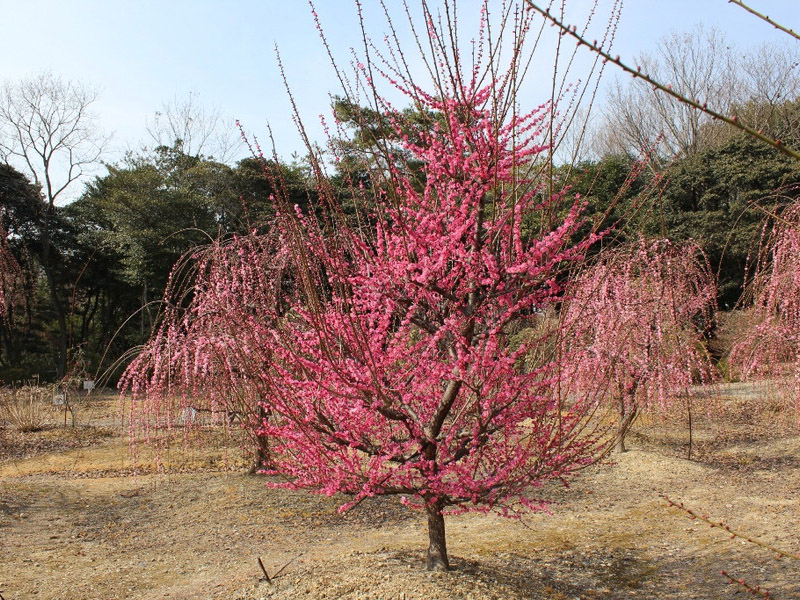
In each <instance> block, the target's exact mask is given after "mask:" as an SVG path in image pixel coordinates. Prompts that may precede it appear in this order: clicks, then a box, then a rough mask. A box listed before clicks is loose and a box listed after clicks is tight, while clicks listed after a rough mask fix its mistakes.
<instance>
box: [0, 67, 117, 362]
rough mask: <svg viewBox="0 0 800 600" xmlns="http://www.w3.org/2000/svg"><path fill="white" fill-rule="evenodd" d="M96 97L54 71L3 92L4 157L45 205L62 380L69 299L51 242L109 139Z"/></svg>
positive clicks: (0, 133)
mask: <svg viewBox="0 0 800 600" xmlns="http://www.w3.org/2000/svg"><path fill="white" fill-rule="evenodd" d="M96 99H97V91H96V90H94V89H92V88H90V87H87V86H85V85H83V84H81V83H78V82H74V81H66V80H63V79H62V78H61V77H58V76H56V75H53V74H52V73H50V72H45V73H42V74H41V75H38V76H36V77H33V78H31V79H25V80H21V81H17V82H7V83H6V84H5V85H4V86H3V88H2V91H1V92H0V159H2V160H3V161H4V162H6V163H8V164H13V165H14V166H19V167H20V168H21V169H23V170H24V171H27V174H28V175H29V176H30V177H31V179H32V180H33V182H34V183H35V184H36V185H37V186H39V187H40V189H41V194H42V202H43V203H44V206H43V210H42V211H41V222H40V223H39V227H38V230H39V239H38V240H37V244H36V246H37V248H38V256H37V260H38V261H39V263H40V265H41V267H42V270H43V271H44V274H45V277H46V279H47V286H48V289H49V292H50V298H51V302H52V306H53V310H54V312H55V314H56V317H57V321H58V326H59V347H58V365H57V367H56V372H57V374H58V375H59V376H61V375H63V374H64V373H65V371H66V368H67V348H68V345H69V343H68V324H67V308H66V300H65V299H64V295H63V292H62V289H61V287H62V286H61V285H60V284H59V282H58V275H57V273H58V269H59V267H58V264H59V261H60V256H59V255H58V251H57V249H56V248H55V247H54V245H53V241H52V234H53V230H54V229H55V224H54V223H55V220H56V217H57V211H56V210H55V205H56V202H57V201H58V200H59V199H62V198H63V194H64V192H65V191H66V190H67V189H68V188H69V187H70V186H71V185H72V184H73V183H75V182H76V181H77V180H78V179H79V178H80V177H81V175H83V174H84V172H85V170H86V169H87V168H88V167H90V166H91V165H93V164H96V163H97V162H98V160H99V159H100V155H101V154H102V152H103V147H104V146H105V143H106V141H107V138H105V137H103V135H102V134H101V133H100V132H99V129H98V127H97V125H96V122H95V116H94V115H93V114H92V112H91V106H92V104H93V103H94V102H95V100H96Z"/></svg>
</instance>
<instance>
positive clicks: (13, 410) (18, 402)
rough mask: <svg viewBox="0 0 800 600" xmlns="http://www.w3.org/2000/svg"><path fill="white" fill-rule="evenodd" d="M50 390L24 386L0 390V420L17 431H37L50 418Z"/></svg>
mask: <svg viewBox="0 0 800 600" xmlns="http://www.w3.org/2000/svg"><path fill="white" fill-rule="evenodd" d="M50 397H51V390H50V388H48V387H42V386H35V385H26V386H23V387H20V388H2V389H0V418H2V419H3V420H5V421H6V422H7V423H9V424H10V425H11V426H12V427H14V428H15V429H17V430H18V431H25V432H27V431H38V430H40V429H42V428H43V427H44V426H45V425H47V424H48V423H49V421H50V418H51V413H52V406H51V403H50Z"/></svg>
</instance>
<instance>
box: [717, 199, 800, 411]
mask: <svg viewBox="0 0 800 600" xmlns="http://www.w3.org/2000/svg"><path fill="white" fill-rule="evenodd" d="M763 248H764V249H763V252H762V253H761V256H760V257H759V260H758V261H757V264H756V267H755V272H754V275H753V278H752V282H751V293H752V299H753V308H752V312H753V318H752V320H751V322H752V326H751V327H750V328H748V329H747V330H745V331H744V332H743V333H742V336H741V338H740V339H739V340H737V342H736V343H735V344H734V346H733V348H732V349H731V356H730V360H731V364H732V365H735V366H737V367H738V368H739V369H740V371H741V373H742V375H743V377H744V378H746V379H749V378H754V377H759V376H780V375H783V374H785V367H786V365H787V364H789V365H791V369H792V370H793V371H794V375H795V377H798V376H800V203H798V202H796V201H795V202H794V203H793V204H790V205H789V206H788V207H787V208H785V209H784V210H783V211H781V212H780V213H779V214H778V215H776V217H775V218H774V219H773V226H772V231H771V233H770V235H768V236H766V237H765V240H764V244H763ZM799 399H800V395H798V393H797V385H796V384H795V402H797V403H798V406H800V400H799Z"/></svg>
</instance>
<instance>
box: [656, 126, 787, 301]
mask: <svg viewBox="0 0 800 600" xmlns="http://www.w3.org/2000/svg"><path fill="white" fill-rule="evenodd" d="M666 176H667V178H668V184H667V187H666V189H665V192H664V195H663V202H662V203H661V204H660V206H659V207H658V209H659V210H658V211H657V212H655V213H654V214H653V216H652V218H651V219H650V220H649V222H648V223H647V225H646V232H647V233H652V234H658V233H659V232H661V231H666V232H667V233H668V234H669V237H670V238H671V239H673V240H675V241H678V240H684V239H688V238H694V239H696V240H698V241H699V242H700V243H701V244H702V246H703V248H704V249H705V251H706V253H707V254H708V257H709V260H710V261H711V264H712V267H713V268H714V269H715V270H717V272H718V274H719V291H720V306H721V307H723V308H724V307H732V306H734V305H735V304H736V302H737V301H738V300H739V298H740V296H741V293H742V285H743V281H744V275H745V268H746V265H747V260H748V257H749V256H750V255H751V253H752V252H753V251H754V249H755V248H756V247H757V245H758V242H759V238H760V232H761V227H762V223H763V222H764V219H765V217H766V216H767V215H768V214H769V213H772V212H774V209H775V208H776V207H777V206H779V205H782V204H785V203H786V202H788V201H790V200H791V199H793V198H796V197H797V196H798V195H800V189H798V186H800V165H798V164H797V162H796V161H793V160H792V159H791V158H788V157H786V156H784V155H782V154H779V153H777V152H775V151H774V149H772V148H770V147H768V146H765V145H764V144H761V143H760V142H758V141H757V140H753V139H751V138H749V137H747V136H745V135H736V136H734V137H731V138H730V139H728V140H727V141H726V142H725V143H724V144H723V145H721V146H720V147H717V148H710V149H706V150H703V151H701V152H698V153H697V154H694V155H691V156H689V157H687V158H685V159H683V160H681V161H678V162H677V163H676V164H674V165H673V166H672V167H671V168H670V169H669V170H668V171H667V173H666Z"/></svg>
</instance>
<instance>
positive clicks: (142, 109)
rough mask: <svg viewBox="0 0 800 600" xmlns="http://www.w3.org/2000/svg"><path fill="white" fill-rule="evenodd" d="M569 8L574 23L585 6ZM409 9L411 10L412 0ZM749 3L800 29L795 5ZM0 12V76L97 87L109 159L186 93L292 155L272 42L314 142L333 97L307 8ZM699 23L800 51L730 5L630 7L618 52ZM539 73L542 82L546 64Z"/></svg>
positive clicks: (3, 4) (166, 4)
mask: <svg viewBox="0 0 800 600" xmlns="http://www.w3.org/2000/svg"><path fill="white" fill-rule="evenodd" d="M545 1H546V0H545ZM499 2H500V0H497V3H499ZM567 2H568V5H569V6H570V10H571V11H574V13H571V15H572V14H574V15H575V17H574V19H575V20H576V21H577V22H579V21H580V20H581V19H582V16H583V15H585V14H586V7H587V6H589V5H590V4H591V2H589V0H567ZM362 3H363V4H364V6H365V9H366V11H367V16H368V18H369V26H370V32H371V34H372V35H373V36H374V37H375V38H376V39H377V40H381V39H382V37H383V33H384V31H385V25H384V21H383V19H382V17H381V16H380V13H376V12H374V11H375V10H376V8H377V5H378V2H377V0H362ZM387 3H388V4H389V5H390V6H391V7H392V10H395V8H397V14H398V15H399V20H400V21H402V19H403V17H402V12H401V3H400V2H399V0H387ZM409 3H410V4H411V5H412V6H416V0H409ZM540 3H542V4H543V3H544V2H540ZM316 4H317V10H318V13H319V15H320V18H321V19H322V22H323V25H324V27H325V30H326V33H327V35H328V36H329V38H330V40H331V42H332V44H333V46H334V53H335V54H336V55H337V58H338V59H339V61H340V62H341V63H343V64H347V63H348V62H349V60H350V55H349V51H348V49H349V48H350V47H352V46H356V47H358V45H359V44H360V32H359V29H358V26H357V21H356V20H355V16H354V15H355V9H354V2H353V0H317V2H316ZM610 4H611V0H601V1H600V6H601V9H600V11H599V12H600V13H603V12H604V11H606V12H607V10H608V6H609V5H610ZM750 4H751V5H752V6H753V7H754V8H757V9H759V10H761V11H762V12H765V13H767V14H769V15H770V16H771V17H773V18H775V19H776V20H779V21H780V22H782V23H783V24H785V25H787V26H789V27H793V28H794V29H795V30H800V0H751V1H750ZM458 5H459V9H460V11H461V12H462V13H463V14H469V13H475V11H476V10H477V6H478V5H479V2H478V1H477V0H459V1H458ZM0 15H2V18H3V33H2V35H1V36H0V79H1V80H8V79H11V80H15V79H20V78H24V77H29V76H32V75H36V74H38V73H40V72H42V71H44V70H48V69H49V70H50V71H52V72H53V73H55V74H59V75H62V76H63V77H65V78H67V79H77V80H80V81H83V82H85V83H87V84H90V85H94V86H97V87H98V88H99V90H100V99H99V100H98V102H97V103H96V105H95V112H96V113H97V114H98V117H99V121H100V123H101V124H102V126H103V127H104V128H105V130H106V131H108V132H113V134H114V137H113V140H112V145H111V148H112V149H113V150H114V152H113V153H110V154H109V155H107V157H106V160H107V161H108V162H114V160H117V159H118V158H119V156H121V154H120V153H121V151H122V150H124V149H126V148H133V149H135V148H137V147H139V146H140V145H141V143H142V142H143V141H144V140H145V139H146V133H145V123H146V120H147V119H148V117H152V115H153V114H154V112H155V111H156V110H158V109H159V107H160V106H161V105H162V104H163V103H164V102H166V101H169V100H170V99H172V98H174V97H176V96H178V97H181V96H185V95H186V94H188V93H189V92H192V93H194V94H196V96H197V97H198V98H199V99H200V100H201V101H202V102H203V103H204V104H205V105H206V106H208V107H218V108H219V109H221V111H222V113H223V114H225V115H227V116H229V117H230V123H231V124H230V126H231V127H232V128H233V119H239V120H240V121H241V122H242V123H243V125H244V126H245V128H246V129H247V130H248V131H249V132H252V133H254V134H256V135H260V136H261V137H262V138H263V137H265V131H266V127H265V123H266V122H269V123H270V125H271V126H272V128H273V130H274V132H275V136H276V138H277V146H278V150H279V153H280V154H281V155H283V156H288V155H290V154H291V153H292V152H294V151H299V150H300V149H301V145H300V142H299V138H298V136H297V134H296V133H295V131H294V126H293V124H292V121H291V113H290V107H289V103H288V100H287V96H286V93H285V91H284V89H283V86H282V83H281V79H280V75H279V72H278V68H277V63H276V59H275V51H274V47H275V45H276V44H277V46H278V47H279V48H280V51H281V54H282V56H283V59H284V62H285V66H286V74H287V77H288V79H289V81H290V84H291V86H292V89H293V91H294V93H295V95H296V98H297V100H298V104H299V107H300V111H301V113H302V114H303V116H304V119H305V120H306V121H307V122H308V123H310V124H311V131H312V134H314V135H319V128H318V127H317V126H316V124H317V123H318V115H319V114H321V113H327V112H328V105H329V100H328V98H329V96H328V94H329V93H330V92H333V93H335V92H336V82H335V79H334V78H333V75H332V72H331V68H330V65H329V62H328V59H327V56H326V55H325V53H324V49H323V47H322V45H321V43H320V40H319V37H318V34H317V32H316V30H315V28H314V23H313V20H312V17H311V14H310V8H309V6H308V4H307V2H306V1H305V0H228V1H222V0H135V1H133V0H0ZM601 17H602V14H601ZM596 20H597V21H598V22H599V21H603V19H602V18H600V17H598V18H597V19H596ZM603 23H604V21H603ZM697 23H704V24H705V25H713V26H716V27H717V28H719V29H720V30H722V31H724V32H725V33H726V34H727V36H728V38H729V39H730V40H731V41H732V42H734V43H735V44H736V46H737V47H741V48H748V47H751V46H754V45H758V44H760V43H762V42H764V41H770V40H771V41H778V42H783V43H797V44H800V42H794V41H793V40H791V38H789V37H788V36H786V35H785V34H781V33H779V32H777V31H776V30H774V29H773V28H771V27H770V26H769V25H768V24H766V23H763V22H761V21H758V20H756V19H754V18H753V17H751V16H750V15H748V14H747V13H745V11H743V10H742V9H741V8H739V7H737V6H735V5H732V4H729V3H728V2H727V0H627V1H626V2H625V8H624V11H623V16H622V21H621V23H620V27H619V31H618V34H617V38H616V43H615V46H614V52H615V53H617V54H620V55H621V56H622V57H628V58H630V59H631V61H632V62H633V57H634V56H635V55H637V54H638V53H640V52H652V51H653V50H654V49H655V48H656V47H657V46H656V45H657V44H658V40H659V38H660V37H662V36H664V35H665V34H668V33H670V32H682V31H688V30H690V29H691V28H692V27H694V26H695V25H696V24H697ZM601 25H602V23H601ZM573 46H574V45H573ZM584 54H585V53H584ZM540 69H542V70H541V72H542V73H543V74H544V77H546V78H547V79H549V77H550V76H551V71H550V69H551V65H550V64H544V65H541V67H540ZM534 76H535V75H534Z"/></svg>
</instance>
